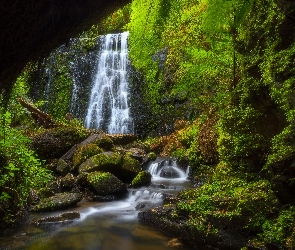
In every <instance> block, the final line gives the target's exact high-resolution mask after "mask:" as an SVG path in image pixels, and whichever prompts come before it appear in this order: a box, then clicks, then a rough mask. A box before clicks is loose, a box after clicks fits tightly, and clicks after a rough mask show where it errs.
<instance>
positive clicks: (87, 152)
mask: <svg viewBox="0 0 295 250" xmlns="http://www.w3.org/2000/svg"><path fill="white" fill-rule="evenodd" d="M99 153H102V150H101V149H100V148H99V147H98V146H97V145H96V144H93V143H90V144H87V145H84V146H81V147H79V148H78V149H77V150H76V152H75V153H74V156H73V165H74V167H77V166H79V165H80V164H82V163H83V162H84V161H86V160H87V159H89V158H90V157H92V156H94V155H97V154H99Z"/></svg>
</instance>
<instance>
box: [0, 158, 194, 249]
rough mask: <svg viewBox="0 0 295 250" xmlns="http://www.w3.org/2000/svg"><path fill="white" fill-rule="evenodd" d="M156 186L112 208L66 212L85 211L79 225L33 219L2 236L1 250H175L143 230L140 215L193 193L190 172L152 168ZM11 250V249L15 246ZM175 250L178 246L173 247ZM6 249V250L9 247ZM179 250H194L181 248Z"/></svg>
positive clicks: (162, 164)
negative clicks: (181, 194)
mask: <svg viewBox="0 0 295 250" xmlns="http://www.w3.org/2000/svg"><path fill="white" fill-rule="evenodd" d="M146 169H147V170H148V171H149V172H150V173H151V174H152V183H151V184H150V185H149V186H146V187H141V188H130V189H129V192H128V195H127V196H126V197H125V198H123V199H121V200H114V201H110V202H82V203H80V204H79V205H78V206H77V207H75V208H71V209H69V210H66V211H79V212H80V215H81V218H80V219H77V220H75V221H68V222H66V221H65V222H55V223H46V224H43V225H42V224H41V225H39V226H37V225H35V224H32V223H30V221H33V220H34V219H35V218H36V217H37V218H40V216H42V217H43V216H44V217H47V216H53V215H56V214H60V212H61V211H57V212H52V213H42V214H31V216H30V219H29V222H28V223H26V224H25V225H23V227H18V228H16V229H15V232H13V233H12V234H11V236H9V235H8V234H6V235H3V234H2V235H1V233H0V249H27V250H41V249H42V250H47V249H48V250H49V249H50V250H52V249H60V250H65V249H71V250H85V249H89V250H94V249H95V250H125V249H128V250H149V249H154V250H166V249H175V246H174V245H173V244H172V243H173V242H174V240H172V239H171V238H169V237H166V236H164V235H163V234H161V233H159V232H157V231H155V230H153V229H152V228H150V227H149V226H146V225H144V224H142V223H141V222H140V221H139V220H138V218H137V214H138V212H139V211H140V210H142V209H150V208H153V207H155V206H160V205H162V204H163V198H164V197H165V196H169V195H173V194H176V193H177V192H178V191H179V190H181V189H185V188H188V187H190V185H191V184H190V181H188V180H187V175H188V171H189V167H188V169H187V170H186V171H184V170H183V169H181V168H179V167H178V166H177V164H176V162H175V161H174V160H171V159H163V158H158V159H157V160H156V161H154V162H152V163H151V164H150V165H149V166H147V168H146ZM9 244H10V245H9ZM171 244H172V245H171ZM3 246H4V247H3ZM177 249H178V250H188V249H190V248H188V247H185V246H182V245H180V246H177Z"/></svg>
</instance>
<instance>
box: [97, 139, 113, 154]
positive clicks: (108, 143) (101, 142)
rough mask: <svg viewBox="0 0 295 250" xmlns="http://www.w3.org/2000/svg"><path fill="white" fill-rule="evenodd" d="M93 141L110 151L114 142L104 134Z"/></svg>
mask: <svg viewBox="0 0 295 250" xmlns="http://www.w3.org/2000/svg"><path fill="white" fill-rule="evenodd" d="M93 143H95V144H96V145H97V146H98V147H100V148H103V149H104V150H106V151H111V150H112V149H113V148H114V143H113V141H112V140H111V139H110V138H109V137H108V136H104V137H102V138H101V139H98V140H96V141H94V142H93Z"/></svg>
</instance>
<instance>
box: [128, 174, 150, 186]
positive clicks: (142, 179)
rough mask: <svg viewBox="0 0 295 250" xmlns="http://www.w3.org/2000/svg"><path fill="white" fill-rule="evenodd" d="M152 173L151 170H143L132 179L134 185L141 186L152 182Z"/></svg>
mask: <svg viewBox="0 0 295 250" xmlns="http://www.w3.org/2000/svg"><path fill="white" fill-rule="evenodd" d="M151 180H152V175H151V174H150V173H149V172H146V171H141V172H139V173H138V174H137V176H136V177H135V178H134V179H133V180H132V183H131V184H132V186H133V187H140V186H144V185H147V184H149V183H151Z"/></svg>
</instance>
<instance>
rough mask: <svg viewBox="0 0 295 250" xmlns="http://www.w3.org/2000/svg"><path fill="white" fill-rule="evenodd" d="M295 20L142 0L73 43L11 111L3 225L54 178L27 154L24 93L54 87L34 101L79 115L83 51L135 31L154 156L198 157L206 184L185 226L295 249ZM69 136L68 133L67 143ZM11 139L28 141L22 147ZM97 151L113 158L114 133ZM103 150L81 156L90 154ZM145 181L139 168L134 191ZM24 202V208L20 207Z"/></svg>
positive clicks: (190, 198)
mask: <svg viewBox="0 0 295 250" xmlns="http://www.w3.org/2000/svg"><path fill="white" fill-rule="evenodd" d="M294 12H295V8H294V5H292V4H291V2H290V1H285V2H281V1H272V0H257V1H255V2H254V1H253V0H249V1H244V0H228V1H222V0H192V1H191V0H190V1H189V0H181V1H180V0H171V1H165V0H145V1H144V0H133V2H132V4H131V5H128V6H126V7H125V8H123V9H120V10H118V11H117V12H116V13H114V14H112V15H111V16H110V17H108V19H106V21H105V22H104V23H102V24H100V25H99V26H94V27H92V29H91V30H90V31H88V32H85V33H83V34H82V35H81V37H80V38H77V39H76V40H75V39H74V40H72V41H71V46H72V47H71V49H69V47H68V46H67V45H64V46H62V47H61V48H59V49H58V50H56V51H55V52H53V53H52V54H51V56H50V57H49V58H47V59H44V61H43V62H41V64H42V65H41V66H43V71H41V73H40V70H41V69H42V67H40V65H36V64H33V63H31V64H30V65H28V66H27V68H26V70H25V71H24V72H23V73H22V75H21V76H20V77H19V78H18V81H17V84H16V88H15V91H14V92H13V95H12V98H11V101H10V104H9V105H8V111H4V109H1V112H2V114H3V117H4V118H3V124H4V126H3V128H2V130H1V131H0V132H1V136H3V138H4V139H5V140H3V142H2V141H1V148H0V164H1V169H0V171H2V172H1V182H0V186H1V188H2V189H3V191H2V193H1V197H0V202H1V204H3V206H4V209H3V208H1V213H2V214H1V213H0V214H1V216H2V217H3V218H4V221H5V222H10V221H13V220H15V218H16V217H17V215H16V211H17V209H18V208H19V207H21V206H23V205H24V204H26V202H27V200H28V197H29V192H30V190H31V189H32V188H35V186H40V185H41V186H42V185H44V183H43V182H42V181H41V180H43V179H44V178H43V177H44V176H47V174H48V172H47V171H45V170H43V168H41V167H40V166H41V162H40V161H39V160H37V159H36V158H35V156H34V152H33V151H31V150H29V149H28V148H27V146H26V145H27V138H26V137H24V136H23V135H22V134H21V132H20V131H19V130H17V129H15V128H12V127H11V126H20V125H22V124H26V125H27V124H29V123H30V119H29V116H28V115H27V114H26V112H24V111H23V110H22V109H20V107H19V104H18V103H17V101H16V97H17V96H19V95H20V96H23V95H29V94H28V93H31V94H32V93H33V92H34V83H36V82H39V83H41V86H43V88H42V92H43V93H45V92H46V91H45V90H46V88H47V87H48V86H50V87H51V88H50V91H49V92H48V94H49V95H48V96H42V97H41V98H39V99H38V98H36V99H34V98H33V99H34V101H35V102H36V105H38V104H39V105H41V104H43V108H45V109H46V110H47V111H48V112H50V113H51V114H52V115H53V117H54V118H57V119H59V120H60V121H61V120H63V119H64V117H65V115H66V113H67V112H69V110H70V108H71V107H70V103H71V98H72V95H71V93H72V92H73V89H72V86H73V79H77V78H73V77H72V76H73V75H75V74H76V73H77V72H78V71H79V72H81V71H82V70H84V69H85V70H86V69H87V67H88V66H87V65H88V64H87V63H86V64H83V63H81V62H80V61H75V60H76V59H75V57H74V55H75V54H77V52H79V53H78V54H79V55H80V56H82V55H83V54H87V55H89V60H90V59H91V57H92V56H93V55H94V54H92V53H93V51H95V49H96V46H97V45H96V40H97V36H98V34H99V33H100V32H101V31H102V30H106V31H107V30H118V29H128V30H129V31H130V36H129V47H130V59H131V61H132V65H133V66H134V68H135V70H136V72H137V74H138V78H137V79H139V80H138V81H137V82H135V83H133V85H132V87H133V88H135V89H139V90H140V92H141V97H142V98H143V102H144V103H145V105H146V106H147V108H146V109H147V110H149V112H151V113H152V115H153V119H151V120H150V121H147V123H146V127H145V130H146V131H145V134H148V135H149V137H148V138H146V140H145V142H144V144H145V146H146V147H147V148H148V149H149V151H150V152H151V153H150V155H149V157H150V158H155V157H156V155H157V154H161V155H170V156H174V157H177V158H178V159H179V160H186V161H188V162H189V165H190V166H191V168H192V170H193V175H194V177H195V179H196V181H197V183H198V186H199V187H198V188H195V189H191V190H186V191H182V192H181V193H180V194H179V195H178V199H177V200H176V203H175V208H174V210H173V213H172V216H173V217H174V219H175V220H178V219H179V220H182V219H183V218H185V220H184V223H185V225H186V226H187V227H188V228H196V229H197V230H199V231H200V232H203V234H204V235H206V234H208V233H212V234H217V233H218V232H219V231H220V230H221V229H222V228H223V227H225V226H226V227H227V228H233V227H235V226H236V227H237V228H234V229H235V230H236V229H237V230H239V232H240V233H241V234H243V235H245V237H248V236H249V235H251V240H250V241H251V244H253V245H256V246H263V245H267V244H273V245H277V246H278V247H280V248H287V249H292V247H293V245H294V242H295V232H294V226H295V221H294V218H295V217H294V214H295V212H294V204H295V199H294V192H295V171H294V162H295V137H294V118H295V117H294V114H295V112H294V110H295V102H294V82H295V81H294V80H295V74H294V69H295V65H294V63H295V62H294V57H295V40H294V37H295V35H294V34H295V26H294V24H293V22H292V21H293V19H292V18H293V17H294ZM123 25H125V27H124V28H123V27H122V26H123ZM90 61H91V60H90ZM73 62H74V64H75V63H76V64H75V65H76V66H77V67H76V66H75V67H73ZM81 65H82V66H81ZM78 66H79V67H78ZM44 69H45V70H44ZM46 71H47V72H48V71H50V75H49V74H47V73H46ZM87 72H89V71H87ZM49 76H50V77H51V78H50V77H49ZM76 76H77V75H76ZM78 76H79V77H81V82H83V81H87V80H89V79H90V77H91V72H90V73H89V74H88V75H87V76H85V75H79V74H78ZM38 77H40V78H39V79H38ZM79 77H78V78H79ZM48 78H50V79H48ZM36 79H37V80H36ZM45 83H46V84H45ZM48 83H49V85H48ZM42 84H43V85H42ZM46 86H47V87H46ZM32 96H34V95H33V94H32ZM82 100H83V98H82ZM37 101H38V102H37ZM84 105H85V103H84ZM81 109H83V108H82V106H81ZM11 118H12V120H11ZM23 121H25V122H24V123H23ZM72 122H73V123H75V122H76V123H77V120H73V121H72ZM74 127H75V126H74ZM67 128H68V127H67V126H65V127H63V128H60V131H59V132H60V134H61V135H64V136H65V137H64V138H66V140H68V139H69V138H68V137H66V135H67ZM76 128H78V130H77V134H78V135H80V137H78V138H82V137H83V136H86V134H87V132H86V131H85V130H83V129H81V126H77V127H76ZM49 132H50V131H47V135H48V133H49ZM53 134H54V133H53ZM60 134H59V135H60ZM155 134H157V135H159V136H154V135H155ZM12 138H17V140H18V141H19V142H18V143H17V144H15V142H13V140H12ZM36 138H38V136H37V137H36ZM95 144H96V145H97V146H98V147H99V148H103V149H105V150H111V149H112V148H113V142H112V141H111V139H109V138H108V137H105V138H103V139H102V140H99V141H96V142H95ZM15 145H17V147H15ZM89 147H90V146H89ZM91 147H93V146H91ZM98 147H93V148H91V149H90V148H87V149H85V156H84V153H82V152H81V153H80V154H81V155H79V157H78V156H75V157H77V158H79V159H85V158H86V157H87V158H88V157H89V156H90V155H91V154H94V151H95V152H96V151H97V148H98ZM36 152H37V153H38V151H37V150H36ZM83 152H84V151H83ZM78 153H79V152H77V154H78ZM95 154H96V153H95ZM20 155H22V156H21V157H20ZM75 157H74V158H75ZM107 158H110V157H109V156H108V155H106V154H100V155H97V156H95V157H93V162H94V163H97V164H100V163H101V164H104V163H105V162H106V159H107ZM126 159H127V158H124V163H126V164H125V165H126V166H127V165H128V166H129V165H132V164H135V163H134V162H133V160H132V158H130V159H128V162H127V160H126ZM131 160H132V161H131ZM74 161H75V162H79V163H80V160H77V161H76V158H75V160H74ZM81 161H82V160H81ZM134 161H135V160H134ZM111 163H112V164H114V165H119V164H122V159H121V157H120V156H119V155H117V154H116V153H115V154H114V155H113V162H111ZM75 164H78V163H75ZM23 166H25V167H23ZM136 167H139V165H138V162H136ZM86 168H87V166H86ZM88 168H90V166H88ZM37 169H38V171H37ZM82 170H83V169H82ZM85 171H87V169H86V170H85ZM23 173H25V174H23ZM18 175H19V176H20V177H19V178H16V176H18ZM145 175H146V173H145V172H140V173H139V174H138V176H137V177H136V178H135V179H134V180H133V182H132V185H137V184H136V183H137V182H138V181H142V180H143V179H144V178H146V176H145ZM88 176H89V178H90V177H91V176H92V175H91V174H89V175H88ZM104 177H105V176H103V175H102V176H101V178H104ZM95 178H100V177H99V176H98V177H95ZM92 181H94V180H92ZM11 183H12V184H11ZM8 187H12V188H11V189H10V188H8ZM19 190H24V191H22V192H20V191H19ZM20 193H21V194H20ZM15 197H17V199H16V198H15ZM12 200H14V202H13V204H10V203H9V202H11V201H12ZM15 204H17V206H15V209H16V210H15V211H12V210H9V209H11V208H12V207H13V206H14V205H15ZM4 210H5V211H7V212H5V213H4V212H3V211H4ZM249 239H250V238H249Z"/></svg>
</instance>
